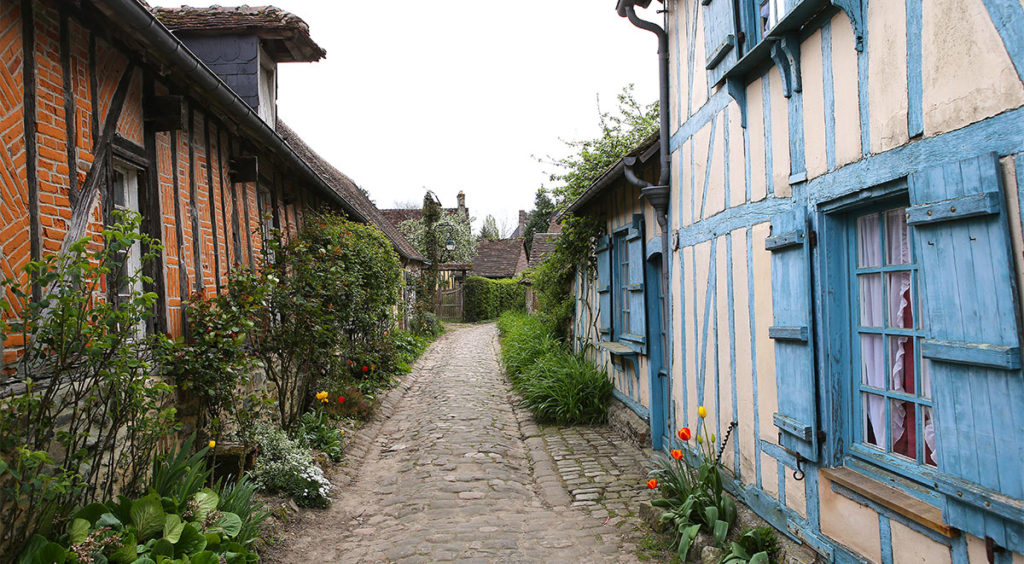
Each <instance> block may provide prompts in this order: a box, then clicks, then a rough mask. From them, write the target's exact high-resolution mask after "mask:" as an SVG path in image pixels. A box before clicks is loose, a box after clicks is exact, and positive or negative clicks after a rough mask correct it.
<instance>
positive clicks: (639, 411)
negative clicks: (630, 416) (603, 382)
mask: <svg viewBox="0 0 1024 564" xmlns="http://www.w3.org/2000/svg"><path fill="white" fill-rule="evenodd" d="M612 396H614V397H615V399H617V400H619V401H621V402H622V403H624V404H625V405H626V407H628V408H629V409H630V410H631V411H632V412H633V413H635V414H636V415H637V417H639V418H640V419H643V420H644V423H648V424H650V422H651V412H650V410H649V409H647V408H646V407H644V406H642V405H640V404H639V403H637V402H636V400H634V399H633V398H631V397H629V396H627V395H626V394H624V393H622V392H620V391H619V390H618V388H612Z"/></svg>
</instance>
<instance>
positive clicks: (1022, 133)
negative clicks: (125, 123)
mask: <svg viewBox="0 0 1024 564" xmlns="http://www.w3.org/2000/svg"><path fill="white" fill-rule="evenodd" d="M1021 123H1024V108H1018V109H1016V110H1010V111H1007V112H1003V113H1002V114H999V115H997V116H994V117H991V118H988V119H985V120H982V121H979V122H977V123H973V124H971V125H968V126H965V127H963V128H961V129H958V130H955V131H951V132H949V133H944V134H942V135H936V136H933V137H925V138H923V139H921V140H919V141H916V142H914V143H909V144H907V145H901V146H900V147H897V148H894V149H890V150H889V151H886V152H884V153H879V154H877V155H872V156H870V157H867V158H864V159H861V160H859V161H857V162H855V163H851V164H849V165H846V166H844V167H842V168H839V169H837V170H836V171H834V172H832V173H829V174H823V175H821V176H818V177H816V178H812V179H811V180H809V181H808V182H807V189H806V191H805V193H806V194H808V197H809V199H810V203H812V204H814V203H817V202H826V201H829V200H832V199H835V198H838V197H841V196H843V195H845V194H850V193H853V192H856V191H858V190H859V189H860V188H862V187H864V186H875V185H880V184H884V183H886V182H890V181H893V180H897V179H901V178H904V177H906V176H908V175H909V174H911V173H914V172H917V171H918V170H920V169H921V168H923V167H925V166H939V165H944V164H949V163H955V162H957V161H958V160H959V159H961V158H962V157H963V155H977V154H981V153H988V152H992V153H996V154H999V155H1012V154H1015V153H1018V152H1020V151H1021V150H1022V149H1024V128H1022V127H1020V124H1021Z"/></svg>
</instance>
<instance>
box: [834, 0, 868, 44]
mask: <svg viewBox="0 0 1024 564" xmlns="http://www.w3.org/2000/svg"><path fill="white" fill-rule="evenodd" d="M830 2H832V4H833V5H835V6H838V7H840V8H842V10H843V11H844V12H846V15H847V17H849V18H850V24H851V25H852V26H853V34H854V37H856V41H857V43H856V45H855V48H856V49H857V51H864V41H865V40H866V39H867V30H866V29H865V22H866V21H867V17H866V14H865V13H864V10H865V8H864V4H866V0H830Z"/></svg>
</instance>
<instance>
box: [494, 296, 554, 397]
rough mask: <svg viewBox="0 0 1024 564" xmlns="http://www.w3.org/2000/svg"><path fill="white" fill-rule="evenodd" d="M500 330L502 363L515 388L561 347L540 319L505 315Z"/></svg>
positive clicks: (516, 314) (525, 315) (512, 314)
mask: <svg viewBox="0 0 1024 564" xmlns="http://www.w3.org/2000/svg"><path fill="white" fill-rule="evenodd" d="M498 330H499V331H500V332H501V334H502V346H501V363H502V365H504V367H505V374H507V375H508V378H509V380H511V381H512V383H513V385H515V384H517V383H518V382H519V381H520V379H521V377H522V376H523V375H524V374H525V373H526V371H527V369H528V368H529V367H530V366H531V365H532V364H533V363H534V362H536V361H537V359H539V358H540V357H542V356H544V355H545V354H547V353H548V352H551V351H553V350H556V349H557V348H558V346H559V343H558V341H557V340H556V339H555V338H554V337H552V336H551V334H550V333H548V331H547V330H546V329H545V328H544V325H543V324H542V323H541V322H540V320H539V319H538V318H537V317H536V316H532V315H527V314H525V313H513V312H510V313H506V314H504V315H502V316H501V318H500V319H499V321H498Z"/></svg>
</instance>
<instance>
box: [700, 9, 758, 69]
mask: <svg viewBox="0 0 1024 564" xmlns="http://www.w3.org/2000/svg"><path fill="white" fill-rule="evenodd" d="M740 1H749V0H740ZM700 3H701V4H702V5H703V6H702V7H703V9H704V13H703V16H704V47H705V59H704V68H706V69H707V70H708V84H711V85H714V84H718V82H719V81H720V80H722V75H724V74H725V71H727V70H729V69H730V68H732V66H733V65H735V64H736V61H738V60H739V52H740V47H739V45H738V43H737V41H738V37H739V34H738V33H737V30H736V17H735V15H734V12H735V5H734V3H735V0H700ZM698 56H699V55H698Z"/></svg>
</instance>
